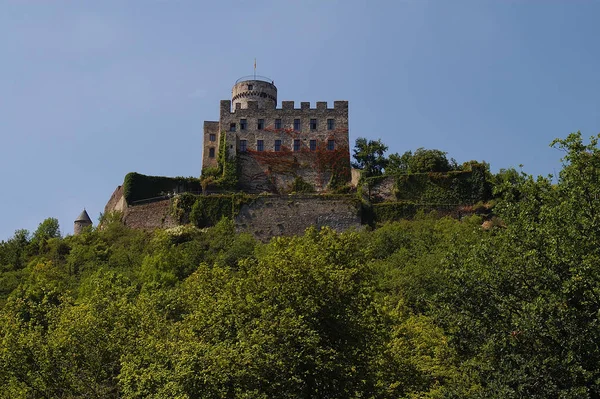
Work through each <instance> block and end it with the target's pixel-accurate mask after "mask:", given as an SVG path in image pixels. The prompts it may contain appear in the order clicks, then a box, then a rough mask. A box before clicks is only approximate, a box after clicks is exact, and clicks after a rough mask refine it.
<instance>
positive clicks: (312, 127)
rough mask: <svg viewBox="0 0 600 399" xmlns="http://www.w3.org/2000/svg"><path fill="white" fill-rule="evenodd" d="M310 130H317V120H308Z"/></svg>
mask: <svg viewBox="0 0 600 399" xmlns="http://www.w3.org/2000/svg"><path fill="white" fill-rule="evenodd" d="M310 130H317V120H316V119H311V120H310Z"/></svg>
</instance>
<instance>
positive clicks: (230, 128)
mask: <svg viewBox="0 0 600 399" xmlns="http://www.w3.org/2000/svg"><path fill="white" fill-rule="evenodd" d="M229 131H230V132H235V123H231V124H230V125H229Z"/></svg>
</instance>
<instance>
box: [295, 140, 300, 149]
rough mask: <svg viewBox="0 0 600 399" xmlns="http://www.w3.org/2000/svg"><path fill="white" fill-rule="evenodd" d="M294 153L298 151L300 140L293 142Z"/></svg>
mask: <svg viewBox="0 0 600 399" xmlns="http://www.w3.org/2000/svg"><path fill="white" fill-rule="evenodd" d="M294 151H300V140H298V139H295V140H294Z"/></svg>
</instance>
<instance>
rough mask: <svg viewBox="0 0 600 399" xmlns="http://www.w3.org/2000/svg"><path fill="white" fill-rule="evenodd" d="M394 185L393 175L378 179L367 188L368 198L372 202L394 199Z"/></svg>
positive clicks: (394, 178)
mask: <svg viewBox="0 0 600 399" xmlns="http://www.w3.org/2000/svg"><path fill="white" fill-rule="evenodd" d="M395 185H396V177H395V176H387V177H384V178H382V179H379V180H377V181H376V182H375V184H373V185H372V186H371V187H370V188H369V198H370V199H371V201H372V202H384V201H396V192H395Z"/></svg>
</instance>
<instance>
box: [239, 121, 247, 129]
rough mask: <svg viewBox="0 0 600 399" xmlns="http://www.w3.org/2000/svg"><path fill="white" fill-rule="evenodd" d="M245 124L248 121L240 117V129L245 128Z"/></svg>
mask: <svg viewBox="0 0 600 399" xmlns="http://www.w3.org/2000/svg"><path fill="white" fill-rule="evenodd" d="M247 126H248V123H247V122H246V120H245V119H240V130H246V127H247Z"/></svg>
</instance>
